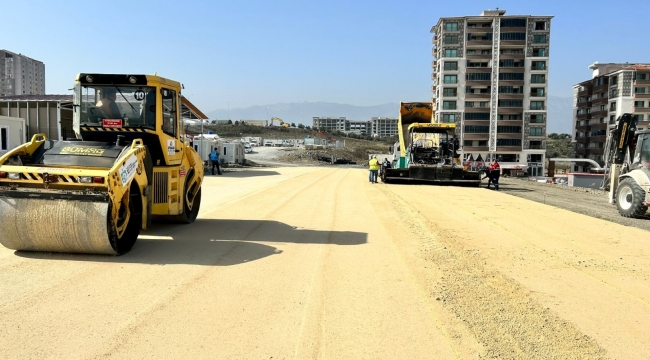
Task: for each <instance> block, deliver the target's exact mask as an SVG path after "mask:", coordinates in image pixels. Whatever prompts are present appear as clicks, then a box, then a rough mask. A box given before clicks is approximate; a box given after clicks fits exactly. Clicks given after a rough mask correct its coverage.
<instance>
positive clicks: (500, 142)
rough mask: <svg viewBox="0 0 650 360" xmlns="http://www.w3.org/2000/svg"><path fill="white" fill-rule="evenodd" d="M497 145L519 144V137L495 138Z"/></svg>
mask: <svg viewBox="0 0 650 360" xmlns="http://www.w3.org/2000/svg"><path fill="white" fill-rule="evenodd" d="M497 146H521V139H497Z"/></svg>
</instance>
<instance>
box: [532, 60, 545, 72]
mask: <svg viewBox="0 0 650 360" xmlns="http://www.w3.org/2000/svg"><path fill="white" fill-rule="evenodd" d="M530 65H531V66H530V69H531V70H546V61H533V62H532V63H531V64H530Z"/></svg>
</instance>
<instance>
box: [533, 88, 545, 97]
mask: <svg viewBox="0 0 650 360" xmlns="http://www.w3.org/2000/svg"><path fill="white" fill-rule="evenodd" d="M530 96H544V88H532V89H530Z"/></svg>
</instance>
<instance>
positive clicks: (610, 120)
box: [609, 115, 616, 124]
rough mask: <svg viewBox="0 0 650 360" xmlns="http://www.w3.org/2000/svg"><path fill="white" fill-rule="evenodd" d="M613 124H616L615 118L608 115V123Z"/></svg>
mask: <svg viewBox="0 0 650 360" xmlns="http://www.w3.org/2000/svg"><path fill="white" fill-rule="evenodd" d="M614 122H616V116H615V115H610V116H609V123H610V124H613V123H614Z"/></svg>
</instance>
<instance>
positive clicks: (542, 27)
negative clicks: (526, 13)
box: [535, 21, 546, 30]
mask: <svg viewBox="0 0 650 360" xmlns="http://www.w3.org/2000/svg"><path fill="white" fill-rule="evenodd" d="M535 30H546V22H545V21H535Z"/></svg>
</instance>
